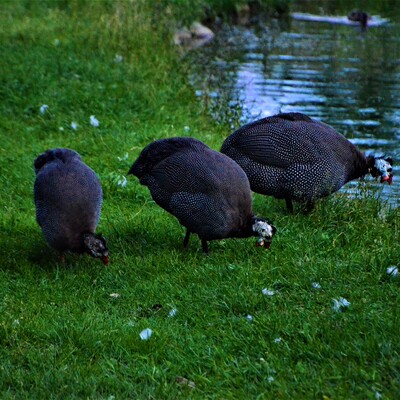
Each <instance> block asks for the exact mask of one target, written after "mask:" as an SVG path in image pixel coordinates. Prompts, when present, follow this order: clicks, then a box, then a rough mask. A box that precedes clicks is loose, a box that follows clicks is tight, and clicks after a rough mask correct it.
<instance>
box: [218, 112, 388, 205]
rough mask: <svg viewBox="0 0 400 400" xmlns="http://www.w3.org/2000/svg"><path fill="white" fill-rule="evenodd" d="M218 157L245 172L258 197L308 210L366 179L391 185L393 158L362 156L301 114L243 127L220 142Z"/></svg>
mask: <svg viewBox="0 0 400 400" xmlns="http://www.w3.org/2000/svg"><path fill="white" fill-rule="evenodd" d="M221 152H222V153H224V154H226V155H227V156H229V157H231V158H232V159H233V160H235V161H236V162H237V163H238V164H239V165H240V166H241V167H242V168H243V170H244V171H245V172H246V174H247V177H248V178H249V181H250V185H251V188H252V190H253V191H254V192H256V193H261V194H264V195H268V196H274V197H276V198H278V199H285V200H286V205H287V207H288V209H289V210H290V211H293V204H292V201H297V202H302V203H306V204H307V208H308V209H311V208H312V207H313V205H314V203H315V201H316V200H317V199H319V198H322V197H326V196H328V195H330V194H332V193H334V192H336V191H338V190H339V189H340V188H341V187H342V186H343V185H345V184H346V183H347V182H349V181H351V180H353V179H357V178H361V177H363V176H364V175H366V174H368V173H370V174H371V175H372V176H373V177H375V178H377V177H380V180H381V182H388V183H389V184H390V183H391V182H392V177H393V173H392V164H393V160H392V159H391V158H386V159H384V158H383V157H374V156H371V155H370V156H366V155H365V154H364V153H362V152H361V151H360V150H359V149H358V148H357V147H356V146H355V145H354V144H352V143H351V142H350V141H349V140H347V139H346V138H345V137H344V136H343V135H341V134H339V133H338V132H336V131H335V130H334V129H333V128H332V127H331V126H329V125H327V124H324V123H323V122H319V121H316V120H314V119H311V118H309V117H308V116H306V115H304V114H300V113H282V114H278V115H275V116H272V117H267V118H263V119H260V120H258V121H255V122H253V123H250V124H247V125H244V126H242V127H241V128H239V129H238V130H236V131H235V132H233V133H232V134H231V135H230V136H228V137H227V139H226V140H225V141H224V143H223V145H222V148H221Z"/></svg>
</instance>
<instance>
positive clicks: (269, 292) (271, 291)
mask: <svg viewBox="0 0 400 400" xmlns="http://www.w3.org/2000/svg"><path fill="white" fill-rule="evenodd" d="M262 294H264V295H265V296H273V295H274V294H275V290H271V289H263V290H262Z"/></svg>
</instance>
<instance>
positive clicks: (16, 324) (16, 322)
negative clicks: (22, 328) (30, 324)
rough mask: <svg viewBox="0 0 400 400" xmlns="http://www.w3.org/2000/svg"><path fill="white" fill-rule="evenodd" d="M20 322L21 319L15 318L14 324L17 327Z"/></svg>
mask: <svg viewBox="0 0 400 400" xmlns="http://www.w3.org/2000/svg"><path fill="white" fill-rule="evenodd" d="M19 324H20V322H19V319H14V321H13V323H12V326H13V327H14V328H15V327H16V326H18V325H19Z"/></svg>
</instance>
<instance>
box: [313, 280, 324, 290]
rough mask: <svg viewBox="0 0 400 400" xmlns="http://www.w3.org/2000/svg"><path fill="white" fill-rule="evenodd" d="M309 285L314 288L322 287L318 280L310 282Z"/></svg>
mask: <svg viewBox="0 0 400 400" xmlns="http://www.w3.org/2000/svg"><path fill="white" fill-rule="evenodd" d="M311 286H312V287H313V288H314V289H321V287H322V286H321V285H320V284H319V283H318V282H313V283H312V284H311Z"/></svg>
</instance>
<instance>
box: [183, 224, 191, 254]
mask: <svg viewBox="0 0 400 400" xmlns="http://www.w3.org/2000/svg"><path fill="white" fill-rule="evenodd" d="M189 239H190V231H189V229H187V228H186V235H185V239H183V247H184V248H185V249H186V248H187V247H188V244H189Z"/></svg>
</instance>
